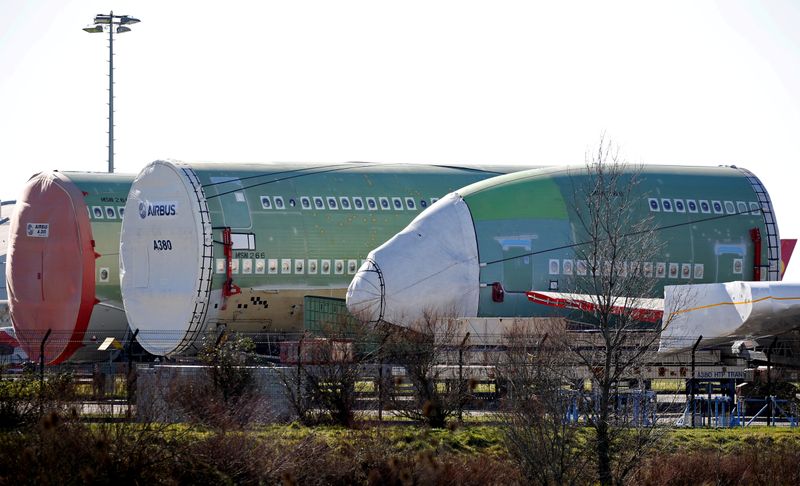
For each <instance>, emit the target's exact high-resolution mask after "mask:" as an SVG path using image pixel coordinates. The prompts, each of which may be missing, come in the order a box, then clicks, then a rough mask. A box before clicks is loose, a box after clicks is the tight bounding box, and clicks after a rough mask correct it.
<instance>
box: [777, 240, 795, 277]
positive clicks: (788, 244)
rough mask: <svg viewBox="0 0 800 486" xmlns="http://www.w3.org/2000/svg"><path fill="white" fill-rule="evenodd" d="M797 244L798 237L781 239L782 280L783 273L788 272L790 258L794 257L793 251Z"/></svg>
mask: <svg viewBox="0 0 800 486" xmlns="http://www.w3.org/2000/svg"><path fill="white" fill-rule="evenodd" d="M796 244H797V240H796V239H795V240H781V280H783V274H784V273H786V267H788V266H789V260H790V259H791V258H792V252H794V246H795V245H796Z"/></svg>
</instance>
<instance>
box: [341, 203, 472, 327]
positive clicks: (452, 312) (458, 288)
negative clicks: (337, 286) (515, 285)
mask: <svg viewBox="0 0 800 486" xmlns="http://www.w3.org/2000/svg"><path fill="white" fill-rule="evenodd" d="M373 265H375V266H377V267H378V268H379V269H380V272H381V274H382V275H383V283H384V287H383V293H382V294H381V285H380V281H379V278H378V273H377V272H375V271H374V268H373ZM479 271H480V269H479V264H478V244H477V240H476V237H475V227H474V225H473V222H472V216H471V215H470V212H469V208H468V207H467V204H466V203H465V202H464V199H463V198H461V196H459V195H458V194H457V193H451V194H448V195H447V196H445V197H443V198H442V199H440V200H439V201H437V202H436V203H435V204H433V205H432V206H431V207H429V208H428V209H427V210H425V211H423V212H422V213H421V214H420V215H419V216H417V217H416V218H415V219H414V221H412V222H411V223H410V224H409V225H408V226H407V227H406V228H405V229H404V230H403V231H401V232H400V233H398V234H397V235H395V236H394V237H393V238H392V239H390V240H389V241H387V242H386V243H384V244H383V245H381V246H380V247H378V248H376V249H375V250H372V251H371V252H370V253H369V256H368V257H367V262H366V263H365V264H364V265H362V267H361V268H360V269H359V271H358V273H357V274H356V275H355V277H354V278H353V281H352V282H351V283H350V286H349V287H348V289H347V308H348V310H350V312H351V313H353V314H354V315H356V316H358V317H360V318H362V319H366V320H370V321H378V320H379V319H380V320H383V321H386V322H389V323H392V324H395V325H402V326H413V325H414V323H415V322H416V321H418V320H419V319H421V318H422V317H423V315H424V314H425V313H426V312H427V313H429V314H434V315H438V316H442V317H445V316H447V317H449V316H458V317H475V316H477V314H478V294H479V285H480V284H479ZM422 282H424V283H425V285H419V284H420V283H422ZM429 289H435V292H429ZM381 298H383V303H384V305H383V315H381V312H380V307H381V306H380V303H381Z"/></svg>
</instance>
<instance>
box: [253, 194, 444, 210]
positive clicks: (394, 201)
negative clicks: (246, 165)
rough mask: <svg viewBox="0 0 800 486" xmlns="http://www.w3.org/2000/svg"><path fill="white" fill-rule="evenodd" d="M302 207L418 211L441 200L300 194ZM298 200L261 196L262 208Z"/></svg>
mask: <svg viewBox="0 0 800 486" xmlns="http://www.w3.org/2000/svg"><path fill="white" fill-rule="evenodd" d="M299 199H300V203H299V204H300V208H301V209H309V210H310V209H316V210H320V211H324V210H326V209H327V210H333V211H336V210H339V209H343V210H351V209H355V210H357V211H361V210H364V209H368V210H370V211H377V210H378V209H383V210H387V211H388V210H395V211H403V210H406V209H407V210H409V211H416V210H417V208H418V207H419V208H422V209H425V208H426V207H428V206H429V205H430V204H433V203H435V202H436V201H438V200H439V198H438V197H432V198H430V203H429V202H428V201H427V200H425V199H420V200H419V204H417V201H416V199H414V198H413V197H372V196H370V197H359V196H352V197H348V196H338V197H336V196H325V197H323V196H300V198H299ZM297 204H298V202H297V201H296V200H295V199H294V198H289V202H288V203H285V202H284V199H283V196H261V208H262V209H286V207H287V206H288V207H290V208H294V207H296V206H297Z"/></svg>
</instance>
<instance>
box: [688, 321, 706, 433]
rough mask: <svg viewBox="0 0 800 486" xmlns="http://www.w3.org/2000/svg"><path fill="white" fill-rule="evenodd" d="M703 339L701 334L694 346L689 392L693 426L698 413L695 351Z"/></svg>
mask: <svg viewBox="0 0 800 486" xmlns="http://www.w3.org/2000/svg"><path fill="white" fill-rule="evenodd" d="M702 339H703V336H702V335H700V336H699V337H698V338H697V341H695V343H694V346H692V377H691V378H690V379H689V394H690V397H691V401H692V402H691V403H692V428H694V420H695V414H696V413H697V404H696V403H695V401H694V387H695V378H694V353H695V351H697V346H699V345H700V341H701V340H702Z"/></svg>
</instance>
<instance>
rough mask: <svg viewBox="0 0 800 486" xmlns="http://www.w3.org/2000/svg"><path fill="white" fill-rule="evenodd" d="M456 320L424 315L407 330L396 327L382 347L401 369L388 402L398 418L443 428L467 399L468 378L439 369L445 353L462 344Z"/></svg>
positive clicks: (455, 350) (462, 335) (459, 328)
mask: <svg viewBox="0 0 800 486" xmlns="http://www.w3.org/2000/svg"><path fill="white" fill-rule="evenodd" d="M464 337H465V336H464V333H463V332H462V328H461V326H460V325H459V324H458V322H457V321H456V319H453V318H450V317H442V316H441V315H440V314H436V313H432V312H424V313H423V317H422V318H421V319H419V320H418V321H416V322H414V323H413V324H412V325H411V326H410V327H409V328H407V329H406V328H396V329H395V330H394V332H393V334H391V335H390V337H389V339H388V342H387V344H386V346H387V348H388V349H387V350H386V353H387V355H388V359H389V360H391V362H393V363H396V364H398V365H401V366H402V367H403V368H404V369H405V376H404V377H396V378H395V380H394V383H393V386H394V389H393V391H392V392H391V393H390V394H389V402H390V403H391V405H392V407H393V408H394V410H395V413H397V414H398V415H399V416H402V417H406V418H409V419H412V420H415V421H418V422H422V423H425V424H427V425H429V426H431V427H444V426H445V425H446V424H447V421H448V419H450V418H451V417H453V416H454V415H457V414H458V412H459V410H461V408H462V407H463V406H464V404H465V403H466V401H467V399H468V397H469V395H468V394H469V391H470V390H469V388H470V387H469V386H468V385H467V383H469V382H471V380H470V377H469V376H468V374H469V373H467V375H464V374H463V370H462V376H461V377H460V378H461V379H459V377H458V376H457V371H456V370H455V369H454V368H453V367H452V366H442V363H444V362H446V361H448V359H447V357H448V354H449V353H458V349H459V347H460V346H463V345H464Z"/></svg>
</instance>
